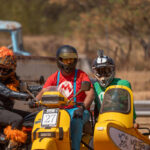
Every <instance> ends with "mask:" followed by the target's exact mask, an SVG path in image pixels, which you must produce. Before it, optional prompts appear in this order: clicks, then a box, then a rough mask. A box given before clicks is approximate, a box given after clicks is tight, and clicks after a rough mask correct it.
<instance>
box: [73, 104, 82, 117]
mask: <svg viewBox="0 0 150 150" xmlns="http://www.w3.org/2000/svg"><path fill="white" fill-rule="evenodd" d="M84 110H85V106H84V105H82V106H81V107H79V108H78V109H76V110H75V111H74V113H73V118H81V119H82V118H83V112H84Z"/></svg>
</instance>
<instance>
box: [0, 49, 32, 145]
mask: <svg viewBox="0 0 150 150" xmlns="http://www.w3.org/2000/svg"><path fill="white" fill-rule="evenodd" d="M15 71H16V58H15V56H14V54H13V51H12V50H10V49H8V48H6V47H0V126H3V127H6V126H7V127H6V128H5V129H4V133H5V134H6V137H7V138H8V139H9V138H10V137H11V136H12V135H11V133H14V134H13V135H14V137H13V140H12V141H14V143H15V140H16V139H18V140H19V139H20V141H19V142H22V143H23V142H25V139H26V134H25V133H24V132H23V131H21V130H20V125H21V122H22V121H23V118H22V116H20V115H19V114H17V113H15V112H13V105H14V101H13V100H14V99H24V100H26V99H28V98H29V95H28V94H26V93H22V92H19V85H20V81H19V80H18V77H17V75H16V73H15ZM8 125H9V126H8ZM16 135H18V137H16ZM21 135H22V136H21ZM19 136H21V137H19Z"/></svg>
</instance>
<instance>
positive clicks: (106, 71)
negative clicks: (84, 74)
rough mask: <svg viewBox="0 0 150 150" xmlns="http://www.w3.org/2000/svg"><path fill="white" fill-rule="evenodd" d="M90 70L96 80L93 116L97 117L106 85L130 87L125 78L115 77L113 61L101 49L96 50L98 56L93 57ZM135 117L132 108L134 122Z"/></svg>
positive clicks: (135, 125) (136, 125)
mask: <svg viewBox="0 0 150 150" xmlns="http://www.w3.org/2000/svg"><path fill="white" fill-rule="evenodd" d="M92 70H93V73H94V76H95V78H96V81H95V82H94V91H95V99H94V102H95V108H94V117H95V119H97V117H98V115H99V111H100V108H101V104H102V102H103V96H104V92H105V90H106V88H107V87H109V86H111V85H124V86H127V87H128V88H130V89H131V84H130V82H129V81H127V80H122V79H120V78H115V63H114V61H113V59H112V58H111V57H109V56H105V55H104V54H103V50H99V51H98V57H97V58H95V59H94V61H93V64H92ZM135 119H136V113H135V109H134V121H133V122H134V123H135ZM134 127H136V128H137V127H138V124H136V123H135V124H134Z"/></svg>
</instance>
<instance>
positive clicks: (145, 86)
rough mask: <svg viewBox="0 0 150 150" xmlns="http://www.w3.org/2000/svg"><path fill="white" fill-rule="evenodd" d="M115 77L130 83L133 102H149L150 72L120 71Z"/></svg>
mask: <svg viewBox="0 0 150 150" xmlns="http://www.w3.org/2000/svg"><path fill="white" fill-rule="evenodd" d="M116 76H117V77H120V78H122V79H126V80H128V81H130V83H131V85H132V89H133V94H134V99H135V100H150V71H120V72H118V73H117V74H116Z"/></svg>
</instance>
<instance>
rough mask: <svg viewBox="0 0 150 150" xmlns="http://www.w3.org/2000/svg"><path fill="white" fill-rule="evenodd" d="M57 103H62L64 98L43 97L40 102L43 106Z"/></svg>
mask: <svg viewBox="0 0 150 150" xmlns="http://www.w3.org/2000/svg"><path fill="white" fill-rule="evenodd" d="M59 101H64V97H60V96H57V95H44V96H43V97H42V102H44V103H45V104H57V103H58V102H59Z"/></svg>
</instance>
